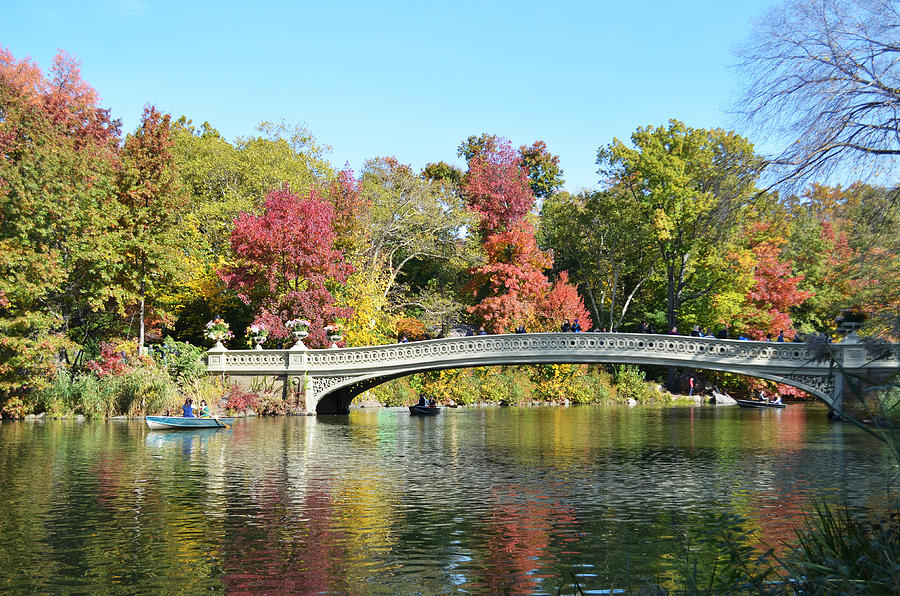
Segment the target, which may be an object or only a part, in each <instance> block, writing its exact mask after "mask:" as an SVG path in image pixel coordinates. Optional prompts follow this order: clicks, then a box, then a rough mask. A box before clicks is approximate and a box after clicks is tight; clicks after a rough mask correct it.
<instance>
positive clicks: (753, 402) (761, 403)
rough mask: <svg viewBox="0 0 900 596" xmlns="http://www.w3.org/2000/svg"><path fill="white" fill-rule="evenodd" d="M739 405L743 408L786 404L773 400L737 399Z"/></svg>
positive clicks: (772, 406)
mask: <svg viewBox="0 0 900 596" xmlns="http://www.w3.org/2000/svg"><path fill="white" fill-rule="evenodd" d="M735 401H736V402H737V405H739V406H740V407H742V408H783V407H784V404H773V403H772V402H766V401H756V400H752V399H737V400H735Z"/></svg>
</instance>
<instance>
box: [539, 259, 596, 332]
mask: <svg viewBox="0 0 900 596" xmlns="http://www.w3.org/2000/svg"><path fill="white" fill-rule="evenodd" d="M538 316H539V318H540V321H541V329H540V330H547V331H555V330H556V329H557V328H558V326H559V322H560V321H562V320H563V319H571V320H573V321H574V320H575V319H578V322H579V324H580V325H581V328H582V329H584V330H585V331H587V330H588V329H590V328H591V325H592V324H593V323H592V321H591V315H590V314H589V313H588V310H587V309H586V308H585V307H584V300H582V298H581V296H579V295H578V289H577V288H576V287H575V286H573V285H572V284H570V283H569V272H568V271H562V272H560V274H559V279H557V280H556V283H554V284H553V289H551V290H550V292H548V293H547V294H546V295H545V296H544V297H543V298H542V299H541V300H540V301H539V302H538Z"/></svg>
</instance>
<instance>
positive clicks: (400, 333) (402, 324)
mask: <svg viewBox="0 0 900 596" xmlns="http://www.w3.org/2000/svg"><path fill="white" fill-rule="evenodd" d="M397 337H406V338H407V339H424V338H425V323H423V322H422V321H420V320H419V319H414V318H412V317H407V318H405V319H400V320H399V321H397Z"/></svg>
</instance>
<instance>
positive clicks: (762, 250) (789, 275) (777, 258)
mask: <svg viewBox="0 0 900 596" xmlns="http://www.w3.org/2000/svg"><path fill="white" fill-rule="evenodd" d="M753 254H754V256H755V258H756V267H755V268H754V272H753V278H754V284H753V287H752V288H751V289H750V291H749V292H748V293H747V297H746V303H747V308H746V309H745V310H744V312H743V313H742V314H741V316H740V317H739V320H740V321H741V324H742V325H741V326H742V327H744V328H745V329H746V332H747V334H748V335H749V336H750V337H751V338H753V339H765V337H766V336H767V335H771V336H772V337H775V336H777V335H778V334H779V333H780V332H782V331H783V332H784V337H785V339H788V340H790V339H793V337H794V335H795V334H796V331H795V330H794V328H793V326H794V323H793V321H792V320H791V316H790V314H788V311H789V310H790V309H791V308H792V307H794V306H798V305H800V304H803V302H804V301H806V299H807V298H809V297H810V296H812V295H813V293H812V292H810V291H807V290H801V289H800V288H799V283H800V282H801V281H802V280H803V276H802V275H793V272H792V265H791V262H790V261H783V260H781V247H780V246H779V243H778V241H777V240H764V241H762V242H760V243H758V244H756V245H755V246H754V247H753Z"/></svg>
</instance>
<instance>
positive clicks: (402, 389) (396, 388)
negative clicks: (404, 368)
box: [372, 378, 418, 407]
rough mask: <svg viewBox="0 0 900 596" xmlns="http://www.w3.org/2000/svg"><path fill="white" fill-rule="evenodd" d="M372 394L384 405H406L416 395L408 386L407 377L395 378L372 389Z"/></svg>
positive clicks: (413, 400)
mask: <svg viewBox="0 0 900 596" xmlns="http://www.w3.org/2000/svg"><path fill="white" fill-rule="evenodd" d="M372 396H373V397H374V398H375V399H376V400H378V402H379V403H380V404H381V405H383V406H386V407H396V406H408V405H409V404H411V403H414V402H415V401H416V399H417V398H418V396H417V395H416V392H415V391H414V390H413V389H412V388H411V387H410V385H409V381H408V378H403V379H395V380H393V381H389V382H387V383H384V384H383V385H379V386H378V387H375V388H374V389H372Z"/></svg>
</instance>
